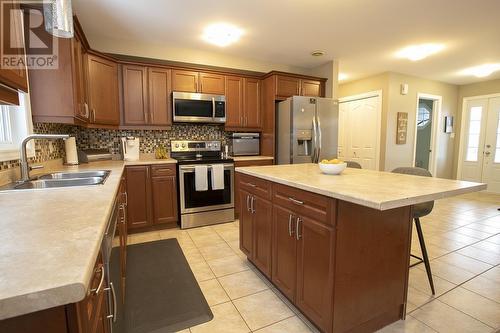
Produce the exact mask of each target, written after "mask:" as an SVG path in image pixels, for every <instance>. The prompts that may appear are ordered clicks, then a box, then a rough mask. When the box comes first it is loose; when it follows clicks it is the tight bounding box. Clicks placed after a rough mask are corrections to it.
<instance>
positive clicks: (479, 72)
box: [462, 64, 500, 77]
mask: <svg viewBox="0 0 500 333" xmlns="http://www.w3.org/2000/svg"><path fill="white" fill-rule="evenodd" d="M498 70H500V64H484V65H480V66H475V67H470V68H466V69H464V70H463V71H462V74H463V75H474V76H476V77H486V76H489V75H491V73H493V72H496V71H498Z"/></svg>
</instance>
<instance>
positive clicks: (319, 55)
mask: <svg viewBox="0 0 500 333" xmlns="http://www.w3.org/2000/svg"><path fill="white" fill-rule="evenodd" d="M311 55H312V56H313V57H321V56H324V55H325V51H321V50H315V51H312V52H311Z"/></svg>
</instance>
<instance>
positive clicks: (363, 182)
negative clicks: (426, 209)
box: [236, 164, 486, 210]
mask: <svg viewBox="0 0 500 333" xmlns="http://www.w3.org/2000/svg"><path fill="white" fill-rule="evenodd" d="M236 171H237V172H241V173H244V174H247V175H250V176H255V177H259V178H262V179H266V180H269V181H272V182H276V183H280V184H284V185H288V186H292V187H297V188H300V189H303V190H306V191H310V192H314V193H318V194H321V195H325V196H328V197H332V198H335V199H340V200H344V201H348V202H352V203H355V204H358V205H361V206H366V207H370V208H375V209H378V210H387V209H391V208H398V207H404V206H409V205H414V204H417V203H422V202H426V201H431V200H436V199H441V198H446V197H451V196H455V195H459V194H463V193H468V192H475V191H481V190H484V189H486V184H480V183H472V182H466V181H459V180H450V179H442V178H431V177H419V176H409V175H402V174H395V173H390V172H381V171H372V170H362V169H353V168H346V169H345V170H344V171H343V172H342V174H340V175H325V174H323V173H321V171H320V170H319V166H318V165H317V164H290V165H270V166H255V167H241V168H236Z"/></svg>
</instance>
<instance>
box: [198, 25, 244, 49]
mask: <svg viewBox="0 0 500 333" xmlns="http://www.w3.org/2000/svg"><path fill="white" fill-rule="evenodd" d="M241 35H243V30H241V29H240V28H238V27H236V26H234V25H232V24H228V23H214V24H211V25H209V26H207V27H206V28H205V29H204V30H203V39H204V40H205V41H207V42H209V43H211V44H215V45H217V46H221V47H224V46H228V45H229V44H232V43H234V42H237V41H238V40H239V39H240V37H241Z"/></svg>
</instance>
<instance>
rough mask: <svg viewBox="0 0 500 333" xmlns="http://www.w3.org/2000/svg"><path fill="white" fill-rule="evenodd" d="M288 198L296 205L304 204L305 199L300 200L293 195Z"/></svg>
mask: <svg viewBox="0 0 500 333" xmlns="http://www.w3.org/2000/svg"><path fill="white" fill-rule="evenodd" d="M288 200H290V201H291V202H293V203H294V204H296V205H303V204H304V201H300V200H297V199H294V198H291V197H288Z"/></svg>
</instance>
